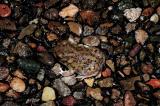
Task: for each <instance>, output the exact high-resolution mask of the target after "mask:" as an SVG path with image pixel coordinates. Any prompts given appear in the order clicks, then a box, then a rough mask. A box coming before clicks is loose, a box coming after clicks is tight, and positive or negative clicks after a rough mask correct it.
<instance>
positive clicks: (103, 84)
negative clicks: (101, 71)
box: [98, 78, 113, 88]
mask: <svg viewBox="0 0 160 106" xmlns="http://www.w3.org/2000/svg"><path fill="white" fill-rule="evenodd" d="M98 85H99V86H100V87H104V88H108V87H112V86H113V78H105V79H103V80H100V81H99V82H98Z"/></svg>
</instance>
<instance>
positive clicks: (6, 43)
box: [2, 38, 11, 48]
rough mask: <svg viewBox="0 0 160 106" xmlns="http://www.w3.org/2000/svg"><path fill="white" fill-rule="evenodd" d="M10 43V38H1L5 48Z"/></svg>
mask: <svg viewBox="0 0 160 106" xmlns="http://www.w3.org/2000/svg"><path fill="white" fill-rule="evenodd" d="M10 43H11V39H8V38H6V39H4V40H3V43H2V45H3V46H4V47H5V48H8V47H9V45H10Z"/></svg>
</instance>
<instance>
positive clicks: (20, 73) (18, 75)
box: [13, 69, 27, 79]
mask: <svg viewBox="0 0 160 106" xmlns="http://www.w3.org/2000/svg"><path fill="white" fill-rule="evenodd" d="M13 75H14V76H15V77H18V78H20V79H27V77H25V76H24V75H23V73H22V71H21V70H20V69H17V70H16V71H14V72H13Z"/></svg>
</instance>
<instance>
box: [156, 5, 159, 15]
mask: <svg viewBox="0 0 160 106" xmlns="http://www.w3.org/2000/svg"><path fill="white" fill-rule="evenodd" d="M156 11H157V14H158V15H159V16H160V6H159V7H158V8H157V9H156Z"/></svg>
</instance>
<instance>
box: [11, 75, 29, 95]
mask: <svg viewBox="0 0 160 106" xmlns="http://www.w3.org/2000/svg"><path fill="white" fill-rule="evenodd" d="M10 87H11V88H12V89H13V90H15V91H16V92H23V91H24V90H25V89H26V85H25V83H24V81H23V80H21V79H20V78H18V77H14V78H13V79H12V80H11V82H10Z"/></svg>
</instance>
